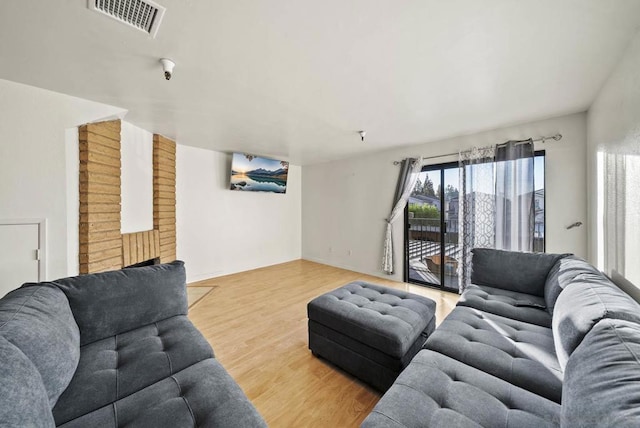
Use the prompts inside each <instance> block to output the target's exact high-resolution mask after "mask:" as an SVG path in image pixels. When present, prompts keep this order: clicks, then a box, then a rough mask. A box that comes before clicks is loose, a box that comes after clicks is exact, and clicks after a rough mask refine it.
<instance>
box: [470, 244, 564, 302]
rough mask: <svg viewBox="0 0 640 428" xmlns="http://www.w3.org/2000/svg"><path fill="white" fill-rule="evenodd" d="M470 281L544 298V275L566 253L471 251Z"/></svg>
mask: <svg viewBox="0 0 640 428" xmlns="http://www.w3.org/2000/svg"><path fill="white" fill-rule="evenodd" d="M471 253H472V261H471V264H472V272H471V282H472V283H473V284H477V285H488V286H490V287H495V288H501V289H506V290H510V291H517V292H519V293H526V294H533V295H534V296H540V297H543V296H544V293H545V284H546V281H547V275H548V274H549V271H550V270H551V268H552V267H553V266H554V265H555V264H556V262H557V261H558V260H560V259H562V258H564V257H566V256H568V254H551V253H522V252H516V251H504V250H494V249H491V248H474V249H473V250H471Z"/></svg>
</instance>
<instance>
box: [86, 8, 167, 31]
mask: <svg viewBox="0 0 640 428" xmlns="http://www.w3.org/2000/svg"><path fill="white" fill-rule="evenodd" d="M87 4H88V6H89V9H93V10H95V11H97V12H101V13H104V14H105V15H107V16H110V17H111V18H113V19H116V20H118V21H120V22H122V23H124V24H127V25H129V26H131V27H134V28H137V29H138V30H141V31H144V32H145V33H147V34H150V35H151V37H155V36H156V33H157V32H158V27H159V26H160V22H161V21H162V17H163V15H164V12H165V10H166V9H165V8H164V7H162V6H160V5H159V4H156V3H154V2H152V1H149V0H145V1H142V0H88V2H87Z"/></svg>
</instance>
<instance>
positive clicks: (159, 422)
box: [61, 358, 266, 428]
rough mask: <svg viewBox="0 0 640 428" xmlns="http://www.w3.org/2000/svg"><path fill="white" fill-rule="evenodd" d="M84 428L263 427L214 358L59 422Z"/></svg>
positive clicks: (241, 393)
mask: <svg viewBox="0 0 640 428" xmlns="http://www.w3.org/2000/svg"><path fill="white" fill-rule="evenodd" d="M61 426H62V427H65V428H76V427H77V428H85V427H97V426H99V427H114V428H115V427H124V426H127V427H154V428H163V427H166V428H174V427H191V426H196V427H202V428H207V427H212V428H213V427H243V428H244V427H247V428H251V427H266V424H265V422H264V421H263V420H262V418H261V417H260V415H259V414H258V412H257V411H256V409H255V408H254V407H253V405H252V404H251V403H250V402H249V400H248V399H247V398H246V396H245V395H244V393H243V392H242V390H241V389H240V387H239V386H238V385H237V384H236V383H235V381H234V380H233V379H232V378H231V377H230V376H229V375H228V374H227V372H226V371H225V370H224V369H223V368H222V366H220V364H219V363H218V362H217V361H216V360H215V359H212V358H210V359H207V360H204V361H201V362H199V363H197V364H195V365H193V366H191V367H188V368H186V369H184V370H182V371H180V372H178V373H176V374H175V375H173V376H171V377H168V378H166V379H164V380H161V381H160V382H157V383H154V384H153V385H150V386H148V387H147V388H145V389H143V390H141V391H138V392H136V393H134V394H132V395H129V396H128V397H125V398H123V399H121V400H118V401H116V402H115V403H113V404H109V405H107V406H105V407H102V408H100V409H98V410H96V411H94V412H91V413H88V414H86V415H83V416H81V417H79V418H77V419H74V420H72V421H69V422H67V423H66V424H63V425H61Z"/></svg>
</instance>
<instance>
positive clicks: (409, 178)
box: [382, 158, 422, 275]
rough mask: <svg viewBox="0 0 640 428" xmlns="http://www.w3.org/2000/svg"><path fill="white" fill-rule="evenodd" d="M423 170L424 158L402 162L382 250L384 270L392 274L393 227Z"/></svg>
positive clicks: (408, 159)
mask: <svg viewBox="0 0 640 428" xmlns="http://www.w3.org/2000/svg"><path fill="white" fill-rule="evenodd" d="M421 170H422V158H407V159H404V160H403V161H402V163H401V164H400V176H399V178H398V184H397V185H396V193H395V196H394V198H393V209H392V210H391V214H389V218H387V226H386V232H385V238H384V247H383V252H382V270H383V271H384V272H385V273H387V274H388V275H391V274H392V273H393V265H394V263H393V235H392V227H391V225H392V224H393V222H394V221H396V220H397V219H398V218H399V217H400V215H401V214H402V212H403V210H404V207H405V206H406V205H407V201H408V200H409V195H411V192H412V191H413V188H414V187H415V185H416V181H417V180H418V174H420V171H421Z"/></svg>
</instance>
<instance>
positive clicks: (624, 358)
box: [561, 319, 640, 428]
mask: <svg viewBox="0 0 640 428" xmlns="http://www.w3.org/2000/svg"><path fill="white" fill-rule="evenodd" d="M639 403H640V325H638V324H636V323H632V322H628V321H621V320H615V319H605V320H602V321H600V322H599V323H598V324H596V325H595V326H594V327H593V329H591V331H590V332H589V334H587V335H586V336H585V338H584V340H583V341H582V343H581V344H580V346H578V347H577V348H576V350H575V351H574V352H573V354H572V355H571V358H569V362H568V363H567V368H566V372H565V386H564V392H563V395H562V417H561V421H562V423H563V426H577V427H616V428H618V427H628V428H631V427H638V426H640V405H639Z"/></svg>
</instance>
